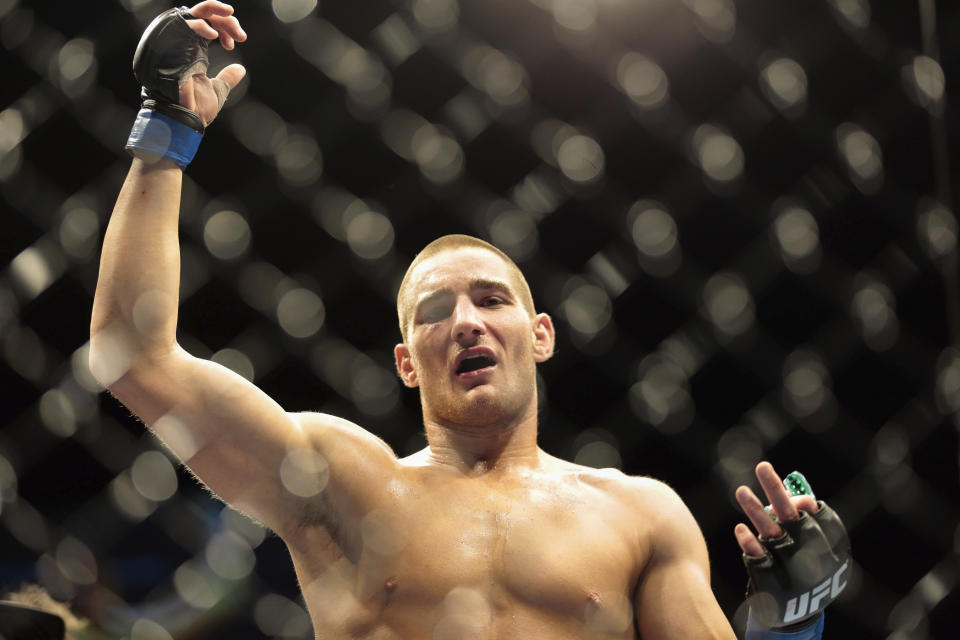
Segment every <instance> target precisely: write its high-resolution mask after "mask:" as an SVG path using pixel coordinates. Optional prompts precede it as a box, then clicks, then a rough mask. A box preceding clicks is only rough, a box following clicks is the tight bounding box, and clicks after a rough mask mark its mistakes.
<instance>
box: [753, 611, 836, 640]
mask: <svg viewBox="0 0 960 640" xmlns="http://www.w3.org/2000/svg"><path fill="white" fill-rule="evenodd" d="M821 635H823V614H822V613H821V614H820V617H819V618H817V621H816V622H815V623H814V624H812V625H810V626H809V627H807V628H805V629H801V630H800V631H792V632H784V631H775V630H773V629H765V628H764V627H761V626H760V625H759V624H757V621H756V620H754V619H753V614H750V615H748V616H747V640H820V636H821Z"/></svg>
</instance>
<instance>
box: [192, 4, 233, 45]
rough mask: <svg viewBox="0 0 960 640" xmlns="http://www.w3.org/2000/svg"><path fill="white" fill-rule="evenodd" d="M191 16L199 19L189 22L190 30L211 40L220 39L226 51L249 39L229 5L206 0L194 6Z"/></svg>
mask: <svg viewBox="0 0 960 640" xmlns="http://www.w3.org/2000/svg"><path fill="white" fill-rule="evenodd" d="M190 15H192V16H193V17H194V18H197V20H187V24H188V25H190V28H191V29H193V30H194V31H195V32H196V33H197V34H199V35H201V36H203V37H204V38H207V39H209V40H213V39H215V38H219V39H220V44H221V45H222V46H223V48H224V49H227V50H230V49H233V47H234V43H236V42H243V41H245V40H246V39H247V33H246V32H245V31H244V30H243V27H241V26H240V22H239V21H238V20H237V19H236V18H235V17H234V16H233V7H231V6H230V5H228V4H225V3H223V2H215V1H214V0H206V1H205V2H201V3H200V4H197V5H194V6H193V7H192V8H191V9H190Z"/></svg>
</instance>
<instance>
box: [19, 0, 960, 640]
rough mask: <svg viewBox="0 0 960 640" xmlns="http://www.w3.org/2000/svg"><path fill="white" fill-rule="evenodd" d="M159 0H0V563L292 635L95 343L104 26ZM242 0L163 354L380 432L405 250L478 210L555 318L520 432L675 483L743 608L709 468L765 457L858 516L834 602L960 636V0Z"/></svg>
mask: <svg viewBox="0 0 960 640" xmlns="http://www.w3.org/2000/svg"><path fill="white" fill-rule="evenodd" d="M170 6H171V5H170V4H168V3H166V2H160V1H151V0H113V1H111V0H90V1H82V2H81V1H67V0H54V1H47V0H32V1H26V0H19V1H18V0H0V52H2V56H3V58H2V69H3V75H2V82H0V207H2V223H0V224H2V226H0V385H2V393H3V403H2V405H0V587H4V588H8V589H16V588H18V587H19V586H20V585H21V584H22V583H39V584H40V585H42V586H43V587H45V588H46V589H47V590H48V591H49V592H50V593H51V594H52V595H53V597H54V598H56V599H57V600H61V601H65V602H68V603H69V604H70V606H71V607H72V608H73V610H74V611H75V612H76V613H77V614H79V615H81V616H83V617H86V618H88V619H90V620H91V621H93V622H94V623H95V624H96V625H97V627H99V628H100V629H101V630H103V631H104V632H105V634H106V636H104V637H115V638H120V637H129V638H131V639H132V640H168V639H170V638H178V639H181V638H182V639H186V638H307V637H312V630H311V628H310V624H309V621H308V618H307V616H306V613H305V612H304V609H303V608H302V601H301V599H300V596H299V591H298V588H297V584H296V579H295V576H294V573H293V569H292V567H291V564H290V560H289V557H288V555H287V553H286V551H285V548H284V546H283V544H282V543H281V541H280V540H279V539H278V538H277V537H276V536H274V535H272V534H270V533H268V532H266V531H264V530H263V529H261V528H260V527H258V526H257V525H255V524H254V523H252V522H250V521H248V520H246V519H244V518H243V517H241V516H239V515H238V514H236V513H235V512H233V511H231V510H229V509H225V508H224V507H223V505H222V504H221V503H220V502H218V501H217V500H215V499H213V498H212V497H210V496H209V495H208V494H207V492H206V491H205V490H204V489H203V488H202V487H200V486H199V485H198V484H197V483H196V482H195V481H194V480H193V479H192V478H191V477H190V475H189V474H188V473H186V472H185V471H184V470H183V469H182V468H180V467H179V466H178V465H177V463H176V461H175V460H173V459H172V458H171V457H170V456H169V455H168V454H167V453H166V452H165V450H164V449H163V448H162V447H161V446H160V445H159V444H158V442H157V441H156V440H155V439H154V438H153V437H152V436H151V435H149V434H148V433H147V432H146V431H145V430H144V428H143V427H142V425H141V424H139V423H138V422H137V421H136V420H135V419H133V418H132V417H131V416H130V415H129V413H128V412H127V411H126V410H125V409H124V408H123V407H122V406H121V405H120V404H119V403H118V402H116V401H115V400H114V399H112V398H111V397H110V396H109V395H107V394H106V393H105V392H104V391H103V389H102V387H100V386H98V384H97V383H96V382H95V381H94V380H93V378H92V376H91V375H90V373H89V370H88V367H87V364H86V363H87V353H88V337H89V336H88V325H89V318H90V309H91V301H92V296H93V291H94V287H95V284H96V278H97V264H98V259H99V250H100V243H101V240H102V236H103V230H104V228H105V226H106V223H107V220H108V218H109V215H110V211H111V208H112V205H113V201H114V198H115V197H116V194H117V193H118V191H119V188H120V184H121V182H122V180H123V177H124V174H125V172H126V170H127V167H128V166H129V158H128V156H127V155H126V154H125V152H124V151H123V143H124V140H125V139H126V136H127V133H128V132H129V129H130V124H131V122H132V121H133V118H134V114H135V113H136V110H137V108H138V106H139V99H138V95H139V87H138V86H137V83H136V82H135V80H134V78H133V76H132V73H131V71H130V66H131V65H130V61H131V57H132V53H133V51H134V48H135V47H136V44H137V41H138V39H139V36H140V33H141V32H142V30H143V28H144V26H145V25H146V24H147V23H148V22H149V21H150V20H151V19H152V18H153V17H154V16H155V15H156V14H158V13H159V12H160V11H162V10H165V9H167V8H169V7H170ZM234 6H235V7H236V10H237V15H238V17H239V18H240V19H241V22H242V24H243V25H244V27H245V29H246V31H247V33H248V34H249V40H248V41H247V42H246V43H244V44H242V45H240V46H239V47H238V49H237V50H236V51H234V52H230V53H226V52H224V51H223V50H222V49H220V47H219V46H218V45H215V46H213V47H212V48H211V67H212V70H213V71H216V70H219V68H222V67H223V66H224V65H225V64H227V63H228V62H232V61H239V62H242V63H243V64H244V65H245V66H246V67H247V70H248V73H249V75H248V77H247V79H245V80H244V81H243V83H242V84H241V85H240V87H238V89H237V90H235V91H234V93H233V94H232V95H231V96H230V99H229V101H228V103H227V105H226V107H225V108H224V110H223V112H222V113H221V114H220V116H219V118H218V119H217V121H216V122H215V123H214V124H213V125H212V126H211V127H210V129H209V131H208V133H207V135H206V138H205V140H204V142H203V144H202V145H201V148H200V152H199V154H198V156H197V158H196V160H195V161H194V163H193V164H192V165H191V166H190V167H189V169H188V171H187V177H186V180H185V188H184V198H183V204H182V225H181V238H182V246H183V268H182V300H181V307H180V333H179V337H180V341H181V344H183V345H184V346H185V347H186V348H187V349H188V350H189V351H191V352H192V353H194V354H196V355H201V356H205V357H209V358H212V359H213V360H215V361H217V362H220V363H222V364H224V365H226V366H228V367H230V368H232V369H234V370H236V371H237V372H239V373H241V374H242V375H244V376H245V377H247V378H249V379H251V380H253V381H255V382H256V384H257V385H259V386H260V387H262V388H263V389H264V390H265V391H266V392H268V393H269V394H270V395H272V396H273V397H274V398H276V399H277V401H278V402H280V403H281V404H282V405H283V406H284V407H285V408H287V409H288V410H320V411H325V412H329V413H332V414H337V415H340V416H344V417H346V418H349V419H351V420H353V421H355V422H357V423H359V424H361V425H364V426H366V427H368V428H369V429H370V430H371V431H373V432H374V433H376V434H378V435H379V436H381V437H383V438H384V439H385V440H386V441H387V442H389V443H390V445H391V446H392V447H393V448H394V450H395V451H397V453H398V454H401V455H405V454H407V453H410V452H412V451H414V450H417V449H419V448H421V447H423V446H424V444H425V441H424V438H423V435H422V427H421V421H420V413H419V404H418V398H417V395H416V393H415V392H413V391H410V390H406V389H404V388H403V387H402V385H400V384H399V380H398V378H397V377H396V375H395V373H394V371H393V363H392V348H393V346H394V344H395V343H396V342H398V341H399V339H400V338H399V332H398V330H397V327H396V319H395V318H396V316H395V308H394V296H395V293H396V289H397V287H398V284H399V279H400V277H401V276H402V274H403V272H404V269H405V267H406V264H407V263H408V261H409V260H410V259H411V258H412V257H413V256H414V255H415V253H416V252H417V251H418V249H419V248H420V247H422V246H423V245H424V244H426V243H427V242H428V241H430V240H431V239H433V238H435V237H437V236H439V235H441V234H444V233H451V232H462V233H469V234H473V235H477V236H480V237H482V238H485V239H487V240H489V241H491V242H493V243H494V244H496V245H497V246H499V247H501V248H502V249H503V250H504V251H506V252H507V253H508V254H510V255H511V256H512V257H514V258H515V259H516V261H517V263H518V264H519V265H520V266H521V268H522V269H523V270H524V271H525V273H526V274H527V276H528V278H529V280H530V284H531V286H532V289H533V292H534V297H535V299H536V300H537V303H538V306H539V308H540V309H541V310H543V311H546V312H548V313H550V314H551V315H552V316H553V318H554V319H555V321H556V323H557V326H558V333H559V344H558V353H557V355H556V356H555V357H554V358H553V359H552V360H551V361H549V362H548V363H546V364H544V365H542V366H541V367H540V376H541V380H540V382H541V383H542V384H541V400H542V403H541V404H542V414H541V415H542V420H541V427H540V432H541V435H540V439H541V444H542V446H543V448H544V449H545V450H547V451H548V452H550V453H553V454H555V455H558V456H561V457H565V458H569V459H572V460H576V461H577V462H580V463H582V464H586V465H592V466H598V467H611V466H612V467H618V468H620V469H622V470H623V471H624V472H626V473H629V474H636V475H650V476H654V477H657V478H660V479H662V480H665V481H666V482H668V483H669V484H670V485H672V486H673V487H674V488H675V489H676V490H677V491H678V492H679V493H680V495H681V496H683V498H684V499H685V500H686V502H687V504H688V505H689V506H690V508H691V510H692V511H693V513H694V515H695V516H696V518H697V520H698V521H699V523H700V526H701V527H702V529H703V532H704V535H705V536H706V538H707V541H708V545H709V548H710V553H711V560H712V566H713V583H714V590H715V593H716V594H717V597H718V599H719V601H720V604H721V606H722V607H723V609H724V611H725V612H727V614H728V615H729V616H730V617H731V618H734V619H735V621H736V622H738V623H739V621H740V620H741V619H742V617H743V611H742V610H741V608H740V604H741V602H742V599H743V588H744V582H745V577H744V572H743V568H742V566H741V563H740V554H739V549H738V548H737V546H736V543H735V541H734V538H733V535H732V529H733V526H734V524H735V523H736V522H738V521H740V519H741V518H740V515H739V509H738V508H737V506H736V503H735V501H734V500H733V492H734V489H735V488H736V487H737V486H738V485H739V484H742V483H747V484H751V485H754V481H753V480H752V468H753V465H754V464H755V463H756V462H757V461H759V460H761V459H769V460H771V461H772V462H773V463H774V465H775V466H776V467H777V468H778V469H779V470H781V471H782V472H788V471H790V470H792V469H800V470H802V471H803V472H804V473H805V474H806V475H807V477H808V478H810V480H811V483H812V485H813V487H814V489H815V490H816V491H817V494H818V497H821V498H824V499H826V500H828V501H829V502H830V503H831V505H832V506H833V507H834V508H835V509H836V510H837V511H838V512H839V513H840V515H841V516H842V517H843V519H844V521H845V522H846V524H847V527H848V528H849V530H850V534H851V538H852V542H853V548H854V555H855V558H856V564H857V571H856V574H855V577H854V578H853V579H852V580H851V582H850V585H849V587H848V589H847V591H846V593H845V595H844V596H843V597H842V599H841V600H840V602H839V603H837V604H836V605H834V606H832V607H831V608H830V610H829V611H828V612H827V620H826V631H825V635H824V637H825V638H889V639H896V640H908V639H909V640H923V639H926V638H936V639H937V640H949V639H950V638H957V637H960V632H958V623H957V621H956V620H957V613H958V610H960V597H958V591H957V589H958V580H960V564H958V550H960V528H958V521H960V489H958V431H957V424H958V423H957V414H956V412H957V411H958V409H960V351H958V350H957V345H958V337H960V334H958V330H960V299H958V278H957V268H958V265H957V247H956V241H957V221H956V216H955V214H954V203H953V197H954V196H953V193H952V185H953V184H954V183H956V181H957V171H956V167H957V164H956V157H955V154H954V153H953V151H955V149H956V147H957V142H958V140H960V137H958V130H960V129H958V127H960V125H958V121H957V110H956V107H955V106H951V105H950V102H949V100H948V98H949V97H953V98H954V99H955V100H956V99H957V96H958V95H960V94H958V90H960V87H958V79H960V74H958V72H957V68H956V67H957V65H958V64H960V37H958V36H957V34H960V5H958V4H957V3H955V2H953V1H952V0H951V1H947V0H941V1H940V2H935V1H934V0H920V1H919V2H913V1H906V0H904V1H899V0H897V1H890V2H887V1H885V0H883V1H881V0H809V1H806V2H773V1H769V0H735V1H734V0H509V1H508V0H459V1H458V0H392V1H391V0H366V1H363V2H348V1H347V0H321V2H320V3H319V4H318V3H317V2H316V1H314V0H272V2H271V1H270V0H258V1H256V2H254V1H252V0H249V1H248V0H238V1H237V2H236V3H235V5H234ZM954 104H956V103H954ZM583 544H584V545H589V544H590V540H584V541H583ZM98 637H99V636H98ZM519 640H522V639H519Z"/></svg>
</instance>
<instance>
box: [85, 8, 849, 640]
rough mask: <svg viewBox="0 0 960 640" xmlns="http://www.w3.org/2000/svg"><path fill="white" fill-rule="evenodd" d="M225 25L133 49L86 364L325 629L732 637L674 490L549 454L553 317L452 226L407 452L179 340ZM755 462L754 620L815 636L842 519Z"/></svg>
mask: <svg viewBox="0 0 960 640" xmlns="http://www.w3.org/2000/svg"><path fill="white" fill-rule="evenodd" d="M217 38H219V40H220V42H221V44H222V45H223V46H224V47H225V48H226V49H232V48H233V47H234V43H235V42H242V41H243V40H245V39H246V34H245V33H244V32H243V30H242V29H241V27H240V25H239V23H238V22H237V20H236V18H235V17H233V9H232V8H231V7H230V6H228V5H225V4H223V3H220V2H215V1H212V0H207V1H205V2H201V3H199V4H197V5H196V6H194V7H193V8H191V9H189V13H188V10H187V9H175V10H171V11H168V12H166V13H165V14H163V15H161V16H160V17H158V18H157V20H155V21H154V22H153V23H152V24H151V25H150V27H148V29H147V31H146V33H145V34H144V37H143V39H142V40H141V42H140V45H139V47H138V50H137V53H136V56H135V59H134V71H135V74H136V75H137V78H138V79H139V80H140V82H141V83H142V84H143V85H144V98H145V100H144V103H143V109H142V110H141V112H140V114H139V115H138V118H137V121H136V123H135V125H134V128H133V131H132V132H131V135H130V139H129V141H128V143H127V147H128V149H129V150H130V151H131V152H132V154H133V155H134V160H133V164H132V166H131V169H130V172H129V174H128V176H127V179H126V181H125V183H124V185H123V188H122V190H121V192H120V195H119V198H118V200H117V204H116V207H115V209H114V211H113V214H112V217H111V220H110V223H109V226H108V229H107V232H106V237H105V240H104V245H103V254H102V259H101V264H100V277H99V282H98V285H97V291H96V297H95V300H94V306H93V318H92V322H91V349H90V354H91V368H92V370H93V371H94V373H95V374H96V375H97V376H98V378H99V379H100V380H101V381H102V382H103V383H104V384H105V385H106V386H107V387H108V388H109V390H110V391H111V392H112V393H113V394H114V395H115V396H116V397H117V398H119V399H120V400H121V401H122V402H123V403H124V404H125V405H126V406H127V407H129V408H130V409H131V410H132V411H133V412H134V413H136V414H137V415H138V416H139V417H140V418H141V419H142V420H143V421H144V422H145V423H146V424H147V425H148V426H149V427H150V429H151V430H153V431H154V433H156V434H157V436H158V437H159V438H160V439H161V440H163V441H164V443H165V444H166V445H167V446H168V447H169V448H170V449H171V450H172V451H173V453H174V454H176V455H177V456H178V457H179V458H180V459H181V460H182V461H183V462H184V463H185V464H186V465H187V466H188V467H189V468H190V469H191V470H192V471H193V472H194V473H195V474H196V475H197V476H198V477H199V478H200V479H201V480H202V481H203V482H204V483H205V484H206V485H207V486H208V487H209V488H210V489H211V490H212V491H214V492H215V493H216V494H217V495H218V496H219V497H220V498H221V499H223V500H224V501H226V502H227V503H229V504H231V505H233V506H234V507H236V508H237V509H239V510H241V511H243V512H245V513H247V514H249V515H251V516H252V517H254V518H256V519H258V520H260V521H262V522H263V523H264V524H266V525H267V526H268V527H270V528H271V529H273V530H274V531H276V532H277V533H278V534H279V536H280V537H281V538H282V539H283V540H284V542H285V543H286V544H287V546H288V548H289V550H290V555H291V556H292V559H293V564H294V567H295V570H296V574H297V577H298V579H299V582H300V586H301V588H302V591H303V596H304V599H305V601H306V604H307V608H308V610H309V613H310V616H311V619H312V621H313V625H314V629H315V632H316V635H317V637H318V638H336V639H347V638H366V639H370V640H373V639H388V638H390V639H399V638H403V639H406V640H416V639H421V638H423V639H427V638H431V639H438V640H443V639H451V640H454V639H457V640H466V639H473V638H484V639H517V640H534V639H543V640H548V639H549V640H563V639H568V638H569V639H573V638H604V639H613V638H643V639H644V640H660V639H677V640H680V639H682V640H689V639H691V638H725V639H730V638H734V632H733V630H732V628H731V626H730V624H729V622H728V620H727V618H726V616H725V615H724V613H723V612H722V611H721V609H720V607H719V605H718V604H717V601H716V599H715V597H714V596H713V593H712V592H711V589H710V573H709V566H708V558H707V549H706V544H705V542H704V539H703V536H702V534H701V533H700V530H699V528H698V526H697V523H696V521H695V520H694V518H693V516H692V515H691V513H690V511H689V510H688V509H687V507H686V506H685V505H684V504H683V502H682V501H681V500H680V498H679V497H678V496H677V495H676V493H675V492H674V491H673V490H671V489H670V488H669V487H667V486H666V485H664V484H662V483H660V482H657V481H655V480H651V479H649V478H641V477H628V476H626V475H624V474H622V473H620V472H619V471H615V470H610V469H605V470H597V469H592V468H585V467H581V466H579V465H576V464H573V463H570V462H566V461H564V460H560V459H558V458H555V457H553V456H551V455H548V454H547V453H545V452H544V451H542V450H541V449H540V448H539V447H538V446H537V399H536V382H535V376H536V372H535V371H536V365H537V363H539V362H543V361H545V360H547V359H548V358H550V356H551V355H552V353H553V347H554V326H553V323H552V321H551V319H550V317H549V316H548V315H546V314H544V313H536V312H535V310H534V306H533V300H532V298H531V295H530V290H529V288H528V286H527V283H526V281H525V280H524V278H523V275H522V274H521V273H520V271H519V270H518V269H517V267H516V265H514V264H513V262H512V261H511V260H510V259H509V258H508V257H506V256H505V255H504V254H502V253H500V252H499V251H498V250H497V249H495V248H494V247H492V246H491V245H488V244H486V243H485V242H483V241H480V240H477V239H474V238H470V237H467V236H446V237H444V238H441V239H439V240H437V241H435V242H433V243H431V244H430V245H429V246H428V247H427V248H426V249H425V250H424V251H423V252H421V253H420V254H419V255H418V256H417V258H416V259H415V260H414V262H413V264H412V265H411V267H410V269H409V270H408V272H407V274H406V277H405V278H404V281H403V284H402V286H401V288H400V291H399V294H398V300H397V309H398V315H399V318H400V328H401V334H402V338H403V343H402V344H400V345H398V346H397V347H396V350H395V356H396V366H397V371H398V372H399V375H400V377H401V378H402V380H403V382H404V383H405V384H406V385H407V386H409V387H418V388H419V393H420V399H421V404H422V408H423V421H424V425H425V428H426V435H427V440H428V442H429V445H428V446H427V447H426V448H425V449H423V450H422V451H420V452H418V453H416V454H413V455H411V456H409V457H406V458H402V459H401V458H398V457H397V456H396V455H395V454H394V452H393V451H391V449H390V448H389V447H388V446H387V445H386V444H385V443H384V442H383V441H382V440H380V439H379V438H377V437H376V436H374V435H372V434H371V433H369V432H367V431H365V430H364V429H362V428H361V427H359V426H357V425H356V424H353V423H351V422H348V421H346V420H343V419H340V418H336V417H333V416H330V415H323V414H318V413H287V412H286V411H284V410H283V409H282V408H281V407H280V406H279V405H278V404H277V403H276V402H274V401H273V400H271V399H270V398H269V397H268V396H266V395H265V394H264V393H263V392H262V391H260V390H259V389H258V388H257V387H255V386H254V385H253V384H251V383H250V382H248V381H247V380H245V379H243V378H242V377H240V376H238V375H236V374H234V373H233V372H231V371H229V370H227V369H225V368H223V367H221V366H219V365H217V364H215V363H212V362H208V361H205V360H201V359H198V358H195V357H193V356H191V355H190V354H188V353H187V352H186V351H184V350H183V349H182V348H181V347H180V346H179V345H178V344H177V342H176V324H177V307H178V286H179V243H178V235H177V231H178V216H179V206H180V189H181V183H182V177H183V167H185V166H186V165H187V163H189V161H190V159H191V158H192V156H193V153H194V152H195V151H196V147H197V145H198V144H199V140H200V136H201V135H202V131H203V130H204V127H206V126H207V125H209V124H210V123H211V121H212V120H213V119H214V118H215V117H216V115H217V113H218V112H219V109H220V107H221V106H222V104H223V101H224V99H225V98H226V95H227V93H228V92H229V90H230V89H231V88H232V87H234V86H235V85H236V84H237V82H239V81H240V79H241V78H242V77H243V74H244V69H243V68H242V67H241V66H240V65H230V66H228V67H226V68H225V69H224V70H223V71H221V72H220V73H219V74H218V75H217V76H216V77H215V78H209V77H208V76H207V75H206V66H207V65H206V45H207V42H206V39H209V40H213V39H217ZM757 474H758V478H759V480H760V483H761V485H762V486H763V488H764V491H765V493H766V495H767V498H768V499H769V501H770V503H771V504H772V509H773V511H774V512H775V514H776V515H777V516H779V521H775V520H773V519H771V517H769V516H768V515H767V514H766V513H765V512H764V507H763V505H762V503H761V501H760V500H759V499H758V498H757V497H756V496H755V495H754V493H753V492H752V491H751V490H750V489H748V488H746V487H741V488H740V489H739V490H738V492H737V499H738V501H739V502H740V504H741V505H742V506H743V509H744V511H745V512H746V514H747V516H748V518H749V520H750V521H751V522H752V523H753V525H754V528H755V529H756V530H757V533H759V534H760V537H759V538H758V537H757V536H756V535H755V534H754V533H753V532H752V531H751V530H750V529H749V528H748V527H747V526H746V525H743V524H741V525H738V527H737V528H736V531H735V536H736V539H737V541H738V542H739V545H740V547H741V549H742V550H743V552H744V554H745V558H746V559H747V565H748V570H749V573H750V574H751V581H752V585H753V587H752V589H753V592H754V594H755V596H754V597H755V598H759V599H758V600H756V603H760V602H761V600H763V599H764V598H765V599H766V600H765V601H766V602H767V603H768V604H769V606H767V607H766V608H764V607H763V606H759V605H756V606H753V609H754V611H755V617H757V618H758V620H760V622H763V623H765V625H766V628H767V629H766V630H764V629H760V630H757V631H755V632H753V633H755V634H757V635H756V637H767V638H794V639H799V638H805V639H806V638H818V637H819V636H820V629H821V628H822V616H821V611H822V609H823V608H824V607H825V606H826V604H827V603H829V602H830V601H832V600H833V599H834V598H835V597H836V596H837V594H838V593H839V591H840V590H842V588H843V586H844V585H845V583H846V582H845V577H844V573H843V572H844V571H845V569H846V566H847V565H846V564H839V563H843V562H846V561H847V560H846V556H844V555H843V547H844V546H845V544H846V542H845V534H844V535H843V536H842V539H841V536H840V534H839V533H837V531H842V525H840V524H839V520H837V519H836V516H835V515H833V512H832V511H831V510H830V509H829V507H827V506H826V505H824V504H823V503H822V502H820V503H817V502H815V501H814V500H813V498H812V496H810V495H800V496H792V495H791V493H790V492H788V491H787V489H786V488H785V486H784V485H783V484H782V483H781V481H780V479H779V477H777V475H776V473H775V472H774V470H773V468H772V466H771V465H770V464H769V463H761V464H760V465H758V467H757ZM778 522H779V523H782V524H783V528H781V526H780V524H778ZM837 527H839V529H837ZM784 530H786V532H785V531H784ZM823 558H827V560H826V561H823V560H822V559H823ZM798 559H799V560H798ZM831 563H832V564H831ZM824 585H826V587H824ZM771 603H772V604H771ZM760 611H763V613H762V614H761V615H757V612H760ZM796 623H799V626H800V627H802V630H800V631H797V630H796V626H797V625H796ZM791 624H793V626H792V627H791V626H790V625H791ZM756 625H757V623H755V626H756ZM771 627H773V628H775V630H773V631H771V630H769V628H771Z"/></svg>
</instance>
